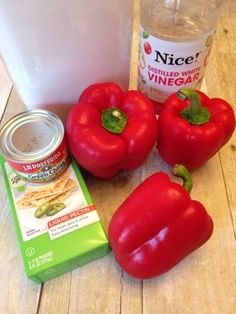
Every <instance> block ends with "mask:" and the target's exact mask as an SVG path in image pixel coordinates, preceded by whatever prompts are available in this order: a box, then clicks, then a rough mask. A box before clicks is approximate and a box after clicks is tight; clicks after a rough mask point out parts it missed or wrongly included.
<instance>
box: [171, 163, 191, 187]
mask: <svg viewBox="0 0 236 314" xmlns="http://www.w3.org/2000/svg"><path fill="white" fill-rule="evenodd" d="M172 173H173V175H174V176H176V177H178V178H181V179H183V187H184V188H185V190H187V191H188V192H189V193H190V192H191V190H192V187H193V181H192V178H191V175H190V173H189V172H188V170H187V168H186V167H185V166H184V165H180V164H176V165H174V167H173V168H172Z"/></svg>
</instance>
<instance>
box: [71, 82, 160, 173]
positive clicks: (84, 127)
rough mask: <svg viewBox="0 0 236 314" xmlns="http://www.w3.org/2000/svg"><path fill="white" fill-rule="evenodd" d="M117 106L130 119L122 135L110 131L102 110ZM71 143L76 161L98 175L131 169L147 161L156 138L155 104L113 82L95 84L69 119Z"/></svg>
mask: <svg viewBox="0 0 236 314" xmlns="http://www.w3.org/2000/svg"><path fill="white" fill-rule="evenodd" d="M113 107H114V108H118V109H119V110H120V111H122V112H123V113H124V114H125V115H126V117H127V119H128V121H127V124H126V126H125V128H124V130H123V131H122V133H120V134H114V133H111V132H109V131H107V130H106V129H105V128H104V127H103V126H102V123H101V115H102V112H103V111H104V110H106V109H109V108H113ZM66 136H67V141H68V146H69V148H70V150H71V152H72V154H73V155H74V157H75V159H76V160H77V162H78V163H79V164H80V165H81V166H82V167H84V168H85V169H86V170H87V171H88V172H90V173H91V174H93V175H95V176H97V177H99V178H111V177H113V176H114V175H116V174H117V172H118V171H119V170H132V169H135V168H137V167H139V166H140V165H142V163H143V162H144V161H145V159H146V157H147V155H148V153H149V152H150V150H151V149H152V147H153V146H154V144H155V142H156V140H157V120H156V116H155V111H154V108H153V105H152V103H151V102H150V101H149V100H148V99H147V98H146V97H145V96H143V95H142V93H140V92H137V91H128V92H123V91H122V90H121V89H120V88H119V86H118V85H116V84H114V83H101V84H94V85H91V86H90V87H88V88H87V89H86V90H85V91H84V92H83V93H82V95H81V97H80V99H79V102H78V104H77V105H75V106H74V107H73V108H72V110H71V111H70V113H69V115H68V117H67V121H66Z"/></svg>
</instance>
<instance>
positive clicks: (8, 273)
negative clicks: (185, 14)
mask: <svg viewBox="0 0 236 314" xmlns="http://www.w3.org/2000/svg"><path fill="white" fill-rule="evenodd" d="M135 12H136V14H135V16H136V17H137V16H138V15H137V12H138V5H137V6H136V7H135ZM235 12H236V2H235V0H226V1H225V4H224V7H223V10H222V15H221V17H220V19H219V26H218V30H217V34H216V38H215V46H214V49H213V51H212V55H211V59H210V63H209V65H208V68H207V72H206V75H205V80H204V82H203V85H202V89H203V90H204V91H206V92H207V93H208V94H209V96H211V97H213V96H214V97H215V96H216V97H222V98H225V99H226V100H228V101H229V102H230V103H231V104H232V105H233V106H234V109H235V110H236V103H235V102H236V71H235V70H234V68H235V65H236V20H235ZM137 28H138V19H136V20H135V23H134V30H135V32H134V38H133V42H132V54H133V59H132V63H131V80H130V89H133V88H135V87H136V77H137V66H136V65H137V46H138V34H137ZM0 74H1V75H0V84H1V85H0V114H1V112H3V111H4V116H3V119H2V121H1V124H3V123H4V122H5V121H6V120H7V119H9V117H11V116H13V115H14V114H15V113H16V112H20V111H22V110H24V108H25V107H24V104H22V102H21V100H20V99H19V97H18V95H17V92H16V91H15V90H14V89H13V90H11V86H12V85H11V82H10V80H9V78H8V76H7V74H6V72H5V70H4V68H3V67H2V65H1V64H0ZM5 104H7V106H6V110H5V109H4V108H5ZM235 154H236V134H234V135H233V137H232V138H231V140H230V142H229V143H227V145H226V146H225V147H224V148H223V149H221V151H220V152H219V153H218V154H217V155H216V156H215V157H214V158H212V159H211V160H210V161H209V162H207V163H206V164H205V165H204V166H203V167H202V168H201V169H199V170H197V171H194V172H193V173H192V176H193V182H194V187H193V191H192V193H191V195H192V198H194V199H198V200H199V201H201V202H202V203H204V205H205V207H206V208H207V209H208V212H209V214H210V215H211V216H212V218H213V220H214V233H213V236H212V237H211V239H210V240H209V241H208V242H207V243H206V244H205V245H204V246H202V247H201V248H200V249H199V250H197V251H195V252H194V253H192V254H191V255H189V256H188V257H187V258H185V259H184V260H183V261H182V262H181V263H179V264H178V265H177V266H176V267H175V268H173V269H172V270H171V271H169V272H168V273H166V274H164V275H162V276H160V277H158V278H154V279H151V280H144V281H142V280H136V279H133V278H131V277H130V276H128V275H127V274H125V273H124V272H123V271H122V269H121V268H120V267H119V266H118V264H117V263H116V261H115V258H114V255H113V253H112V252H111V253H110V254H108V255H107V256H106V257H104V258H102V259H100V260H97V261H94V262H92V263H90V264H88V265H85V266H83V267H81V268H78V269H76V270H74V271H73V272H71V273H67V274H65V275H63V276H60V277H58V278H56V279H54V280H52V281H49V282H47V283H45V284H43V285H38V284H34V283H33V282H31V281H29V280H28V279H27V278H26V276H25V273H24V270H23V264H22V260H21V256H20V252H19V248H18V245H17V239H16V234H15V230H14V226H13V223H12V218H11V213H10V208H9V204H8V200H7V196H6V192H5V190H4V185H3V180H2V176H1V175H0V184H1V185H0V202H1V209H0V249H1V254H0V274H1V281H0V313H3V314H5V313H6V314H8V313H10V314H12V313H14V314H15V313H17V314H21V313H22V314H32V313H42V314H44V313H47V314H48V313H49V314H50V313H53V314H54V313H57V314H60V313H61V314H64V313H69V314H77V313H79V314H90V313H91V314H94V313H96V314H100V313H104V314H110V313H111V314H113V313H114V314H116V313H117V314H120V313H122V314H126V313H127V314H130V313H132V314H133V313H135V314H141V313H145V314H156V313H160V314H162V313H163V314H189V313H191V314H192V313H193V314H199V313H203V314H221V313H222V314H234V313H235V309H236V246H235V230H236V188H235V187H236V179H235V169H236V156H235ZM156 171H165V172H167V173H168V174H169V175H170V176H171V173H170V168H169V166H167V165H166V164H165V163H164V162H163V161H162V160H161V158H160V157H159V155H158V151H157V149H156V148H154V149H153V150H152V152H151V153H150V155H149V157H148V159H147V161H146V163H145V164H144V166H143V167H142V168H139V169H137V170H136V171H133V172H124V173H121V174H119V175H118V176H117V177H115V178H114V179H112V180H105V181H101V180H98V179H96V178H94V177H92V176H90V175H88V174H86V173H84V176H85V179H86V182H87V184H88V186H89V189H90V192H91V194H92V197H93V200H94V203H95V205H96V207H97V210H98V213H99V215H100V217H101V221H102V224H103V226H104V229H105V231H106V232H107V228H108V225H109V221H110V219H111V217H112V214H113V213H114V211H115V210H116V208H117V207H118V206H119V205H120V204H121V202H122V201H123V200H124V198H125V197H126V196H127V195H128V194H129V193H130V192H131V191H132V190H133V189H134V188H135V187H136V186H137V185H138V184H139V183H140V182H141V181H143V180H144V179H145V178H146V177H147V176H149V175H150V174H152V173H154V172H156ZM172 179H173V180H175V181H178V182H180V180H178V179H176V178H173V177H172Z"/></svg>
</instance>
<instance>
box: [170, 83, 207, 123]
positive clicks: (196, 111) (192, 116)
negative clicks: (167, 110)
mask: <svg viewBox="0 0 236 314" xmlns="http://www.w3.org/2000/svg"><path fill="white" fill-rule="evenodd" d="M176 95H177V97H178V98H180V99H183V100H186V99H189V100H190V106H188V107H186V108H185V109H183V110H182V111H181V112H180V114H181V116H182V117H183V118H184V119H185V120H187V121H188V122H189V123H190V124H193V125H196V124H204V123H206V122H208V121H209V120H210V117H211V113H210V112H209V110H208V109H207V108H206V107H203V106H202V104H201V100H200V97H199V95H198V94H197V92H196V91H195V90H193V89H191V88H186V87H184V88H181V89H180V90H179V91H178V92H177V94H176Z"/></svg>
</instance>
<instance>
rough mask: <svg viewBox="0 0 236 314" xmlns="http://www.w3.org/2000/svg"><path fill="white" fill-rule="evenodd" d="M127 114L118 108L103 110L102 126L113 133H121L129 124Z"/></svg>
mask: <svg viewBox="0 0 236 314" xmlns="http://www.w3.org/2000/svg"><path fill="white" fill-rule="evenodd" d="M127 120H128V119H127V116H126V115H125V114H124V112H122V111H121V110H120V109H118V108H115V107H113V108H109V109H106V110H103V112H102V116H101V122H102V126H103V127H104V128H105V129H106V130H107V131H109V132H111V133H116V134H120V133H122V132H123V130H124V128H125V126H126V124H127Z"/></svg>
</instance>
